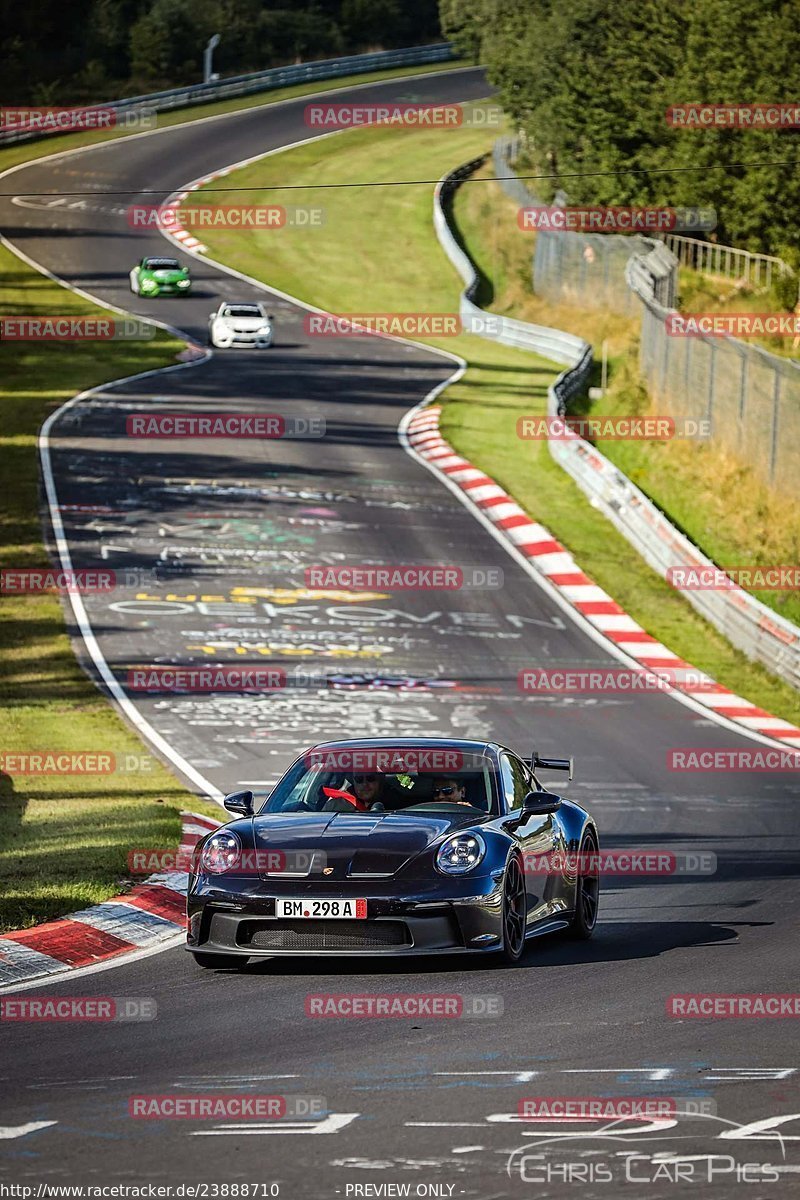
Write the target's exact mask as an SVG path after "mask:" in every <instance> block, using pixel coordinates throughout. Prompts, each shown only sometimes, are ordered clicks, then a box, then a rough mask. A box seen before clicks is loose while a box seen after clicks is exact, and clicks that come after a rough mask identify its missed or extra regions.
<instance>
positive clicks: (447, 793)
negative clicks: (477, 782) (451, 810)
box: [433, 775, 472, 808]
mask: <svg viewBox="0 0 800 1200" xmlns="http://www.w3.org/2000/svg"><path fill="white" fill-rule="evenodd" d="M433 798H434V800H443V801H444V802H445V803H446V804H467V805H469V807H470V808H472V805H471V804H470V802H469V800H468V799H467V789H466V787H465V785H464V784H463V783H459V782H458V780H457V779H454V778H453V777H452V776H449V775H437V777H436V779H434V781H433Z"/></svg>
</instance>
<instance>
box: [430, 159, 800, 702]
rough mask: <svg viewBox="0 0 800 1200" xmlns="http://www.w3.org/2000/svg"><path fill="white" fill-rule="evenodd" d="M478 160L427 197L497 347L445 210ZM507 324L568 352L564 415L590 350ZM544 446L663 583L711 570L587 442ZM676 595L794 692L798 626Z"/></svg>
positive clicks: (649, 279) (467, 310)
mask: <svg viewBox="0 0 800 1200" xmlns="http://www.w3.org/2000/svg"><path fill="white" fill-rule="evenodd" d="M484 161H485V159H476V160H473V161H472V162H470V163H466V164H465V165H464V166H462V167H459V168H458V169H457V170H456V171H453V172H451V173H450V174H449V175H446V176H445V177H444V179H442V180H440V182H439V184H438V185H437V188H436V194H435V198H434V210H433V212H434V227H435V229H436V232H437V235H438V237H439V241H440V243H441V245H442V247H443V249H444V250H445V253H446V254H447V256H448V258H449V259H450V261H451V262H452V263H453V265H454V266H455V267H456V270H457V271H458V272H459V274H460V276H461V278H462V279H463V280H464V282H465V284H466V287H465V289H464V291H463V292H462V293H461V312H462V319H464V318H469V320H470V321H471V322H474V326H471V328H473V331H474V332H476V333H479V334H480V335H481V336H484V337H490V338H493V339H494V340H496V341H503V340H505V339H504V338H503V337H501V336H500V333H498V332H497V329H499V330H500V331H501V332H502V330H503V324H502V323H503V322H506V321H507V318H495V319H496V320H499V321H500V322H501V324H500V325H499V326H498V327H496V328H495V329H494V331H493V332H486V331H485V330H481V329H480V327H479V322H480V320H483V321H484V322H486V321H487V320H490V319H491V318H493V317H494V314H492V313H487V312H484V310H483V309H481V308H478V306H477V305H476V304H474V302H473V301H472V298H471V297H472V296H473V295H474V294H475V291H476V288H477V284H478V278H477V274H476V271H475V267H474V265H473V263H472V260H471V259H470V258H469V256H468V255H467V254H466V253H465V252H464V250H463V249H462V247H461V246H460V245H459V243H458V241H457V240H456V238H455V236H454V234H453V232H452V230H451V228H450V225H449V223H448V220H447V213H446V210H445V200H446V198H447V197H449V196H450V195H451V194H452V192H453V191H454V190H455V188H457V187H458V186H459V184H460V183H461V182H463V180H464V179H465V178H466V176H467V175H469V174H471V173H472V171H474V170H475V169H476V168H477V167H478V166H480V165H481V164H482V163H483V162H484ZM518 182H519V181H518ZM518 197H519V193H517V194H516V195H515V196H514V198H515V199H517V198H518ZM570 236H573V235H570ZM653 247H654V248H653V249H651V252H650V253H651V254H652V255H655V259H654V260H653V261H650V262H648V259H647V258H646V257H645V258H638V257H637V258H633V259H631V261H630V263H629V272H630V273H631V274H634V275H636V274H637V273H638V275H637V280H638V283H639V286H640V287H642V288H643V289H645V290H646V289H648V288H652V287H653V280H654V277H655V276H657V275H658V274H659V268H658V262H659V261H660V259H661V257H662V256H663V254H664V250H663V247H661V245H660V243H654V244H653ZM631 286H632V285H631ZM637 291H638V288H637ZM640 294H641V293H640ZM650 296H651V302H653V303H655V301H653V300H652V291H651V292H650ZM664 311H665V312H666V311H667V310H666V309H664ZM514 325H515V326H522V327H523V328H524V329H525V330H527V333H526V335H525V336H524V337H519V334H518V333H516V334H515V336H516V338H517V340H515V341H513V342H509V343H508V344H511V345H518V346H520V347H522V348H523V349H530V350H535V351H536V352H537V353H539V354H542V355H544V356H545V357H549V358H554V356H553V354H552V353H548V351H547V350H546V349H545V347H546V346H550V347H552V346H554V345H555V346H557V347H559V348H560V349H561V351H562V354H568V353H571V355H572V365H571V366H569V369H568V370H566V371H563V372H562V373H561V375H559V376H558V378H557V379H556V381H555V383H554V384H553V385H552V386H551V387H550V388H549V389H548V415H549V416H551V417H556V416H558V417H563V416H564V415H565V412H566V402H567V401H568V400H569V399H570V398H571V396H572V395H574V394H575V393H576V392H577V391H580V390H582V389H583V388H585V386H586V383H587V380H588V373H589V370H590V368H591V363H592V348H591V346H589V345H588V343H586V342H584V341H583V340H582V339H581V338H576V337H574V336H573V335H572V334H568V333H563V332H561V331H559V330H554V329H549V330H548V329H547V328H546V327H545V326H541V325H528V324H527V323H526V322H522V321H515V322H514ZM554 361H557V362H565V361H566V359H565V358H564V357H561V358H557V359H554ZM547 445H548V449H549V451H550V454H551V455H552V456H553V458H554V460H555V461H556V462H557V463H558V464H559V465H560V466H561V467H562V468H563V469H564V470H565V471H566V472H567V473H568V474H569V475H570V476H571V477H572V478H573V479H574V480H575V482H576V483H577V484H578V486H579V487H580V489H581V491H583V492H584V494H585V495H586V496H587V497H588V498H589V500H590V501H591V502H592V504H593V505H595V507H597V508H598V509H599V510H600V511H601V512H602V513H603V514H604V515H605V516H606V517H607V518H608V519H609V520H610V521H611V522H612V524H613V525H614V526H615V527H616V528H617V529H618V530H619V531H620V533H621V534H622V535H623V537H625V538H626V539H627V540H628V542H630V544H631V545H632V546H633V547H634V549H636V550H637V551H638V553H639V554H640V555H641V556H642V558H644V560H645V561H646V562H647V563H648V564H649V565H650V566H651V567H652V568H653V570H655V571H657V572H658V574H659V575H660V576H661V577H662V579H666V578H667V575H668V571H669V569H670V568H671V567H686V566H694V567H711V568H713V567H715V564H714V563H713V562H712V560H711V559H709V558H707V557H706V556H705V555H704V554H702V553H701V552H700V551H699V550H698V548H697V547H696V546H695V545H694V543H693V542H691V541H690V540H689V538H688V537H686V536H685V534H682V533H681V532H680V531H679V530H678V529H676V528H675V526H674V525H673V524H672V523H671V522H670V521H669V519H668V518H667V517H666V516H665V515H664V513H662V512H661V510H660V509H658V508H657V507H656V505H655V504H653V502H652V500H650V499H648V497H647V496H646V495H645V494H644V492H642V491H641V490H640V489H639V488H637V487H636V485H635V484H633V483H632V482H631V481H630V479H628V477H627V476H626V475H624V474H623V472H622V471H620V470H619V469H618V468H617V467H616V466H615V465H614V464H613V463H612V462H611V461H610V460H609V459H607V458H606V457H605V456H604V455H603V454H601V453H600V451H599V450H598V449H597V448H596V447H595V446H593V445H591V443H589V442H587V441H585V440H584V439H583V438H581V437H579V436H578V435H577V434H573V435H572V436H567V437H566V438H564V440H557V439H554V438H550V439H548V442H547ZM683 595H684V596H685V597H686V599H687V600H688V601H689V603H690V604H691V605H692V607H693V608H695V609H696V610H697V611H698V612H699V613H701V614H702V616H704V617H705V618H706V619H707V620H708V621H709V622H710V623H711V624H712V625H713V626H714V627H715V628H716V629H718V630H719V631H720V632H721V633H722V634H724V635H725V636H726V637H727V638H728V640H729V641H730V642H731V643H732V644H733V645H734V646H736V647H738V648H739V649H740V650H742V651H744V653H745V654H746V655H747V656H748V658H751V659H757V660H758V661H759V662H762V663H763V664H764V665H765V666H766V667H768V668H769V669H770V670H771V671H773V672H774V673H775V674H776V675H778V676H780V678H782V679H785V680H786V681H787V682H788V683H790V684H792V685H793V686H794V687H800V628H798V627H797V626H796V625H794V624H792V622H791V621H787V620H786V619H785V618H784V617H781V616H779V615H778V614H777V613H775V612H773V610H772V609H771V608H768V607H767V606H766V605H765V604H762V603H761V601H760V600H757V599H756V598H755V597H754V596H751V595H750V593H749V592H746V591H744V590H743V589H742V588H740V587H738V586H731V587H730V588H727V587H726V588H725V589H724V590H723V591H688V590H687V591H684V592H683Z"/></svg>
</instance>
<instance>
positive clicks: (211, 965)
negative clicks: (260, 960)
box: [192, 950, 247, 971]
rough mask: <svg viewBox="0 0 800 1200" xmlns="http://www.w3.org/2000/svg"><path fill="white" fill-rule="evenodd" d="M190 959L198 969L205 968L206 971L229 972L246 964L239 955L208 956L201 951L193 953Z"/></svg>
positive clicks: (244, 959) (245, 960)
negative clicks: (192, 959)
mask: <svg viewBox="0 0 800 1200" xmlns="http://www.w3.org/2000/svg"><path fill="white" fill-rule="evenodd" d="M192 957H193V958H194V961H195V962H196V963H197V965H198V967H205V969H206V970H208V971H224V970H226V969H227V970H230V969H232V968H234V967H241V966H242V965H243V964H244V963H246V962H247V959H246V958H243V957H242V956H241V955H240V954H209V953H208V952H207V951H203V950H200V951H197V952H195V953H193V955H192Z"/></svg>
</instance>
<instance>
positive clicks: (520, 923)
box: [501, 855, 528, 963]
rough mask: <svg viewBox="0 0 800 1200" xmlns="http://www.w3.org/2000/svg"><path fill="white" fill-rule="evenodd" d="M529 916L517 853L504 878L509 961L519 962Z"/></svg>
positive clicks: (505, 942) (505, 947)
mask: <svg viewBox="0 0 800 1200" xmlns="http://www.w3.org/2000/svg"><path fill="white" fill-rule="evenodd" d="M527 917H528V902H527V893H526V891H525V877H524V875H523V874H522V866H521V865H520V861H519V859H518V858H517V857H516V855H515V856H514V857H513V858H510V859H509V860H508V866H507V867H506V873H505V876H504V878H503V949H502V952H501V953H502V957H503V959H504V961H505V962H507V963H518V962H519V960H520V959H521V958H522V952H523V950H524V949H525V928H526V924H527Z"/></svg>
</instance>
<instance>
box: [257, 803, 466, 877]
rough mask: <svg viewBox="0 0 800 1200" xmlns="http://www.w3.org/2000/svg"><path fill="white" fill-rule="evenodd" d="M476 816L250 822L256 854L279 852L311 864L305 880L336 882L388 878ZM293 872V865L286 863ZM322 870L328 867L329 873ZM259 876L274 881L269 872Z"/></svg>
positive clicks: (308, 816) (322, 816) (284, 816)
mask: <svg viewBox="0 0 800 1200" xmlns="http://www.w3.org/2000/svg"><path fill="white" fill-rule="evenodd" d="M476 817H477V814H476V812H475V811H474V810H472V811H471V812H469V813H464V814H463V815H461V814H454V815H453V816H447V815H435V816H433V815H430V814H426V815H424V816H423V815H422V814H416V813H407V814H406V813H375V814H374V815H373V814H370V813H355V812H354V813H274V814H267V815H265V816H262V817H254V818H253V819H252V833H253V839H254V842H253V844H254V846H255V848H256V849H257V850H263V851H267V850H269V851H283V852H284V853H286V854H287V856H290V855H291V856H296V861H297V862H298V863H299V864H300V865H301V866H302V864H304V863H306V862H307V863H308V864H309V874H308V878H313V879H315V880H317V879H319V881H320V882H323V883H325V882H329V883H335V882H337V880H338V881H341V880H342V879H352V878H356V877H368V876H375V877H379V876H380V877H384V878H385V877H387V876H390V875H394V874H396V873H397V872H398V871H400V870H401V869H402V868H403V867H404V866H405V865H406V863H408V862H410V861H411V859H413V858H415V857H416V856H417V855H418V854H421V853H422V851H423V850H425V849H426V848H427V847H428V846H430V845H431V844H432V843H433V842H436V841H437V840H439V839H440V838H442V837H444V836H445V835H446V834H448V833H449V832H450V831H451V830H453V829H458V828H460V827H461V826H468V825H474V824H475V823H476ZM287 867H288V868H289V869H291V861H287ZM323 867H327V868H332V870H329V871H328V873H327V875H324V874H323ZM261 874H262V877H265V878H274V876H271V875H269V874H268V873H267V872H263V871H262V872H261Z"/></svg>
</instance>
